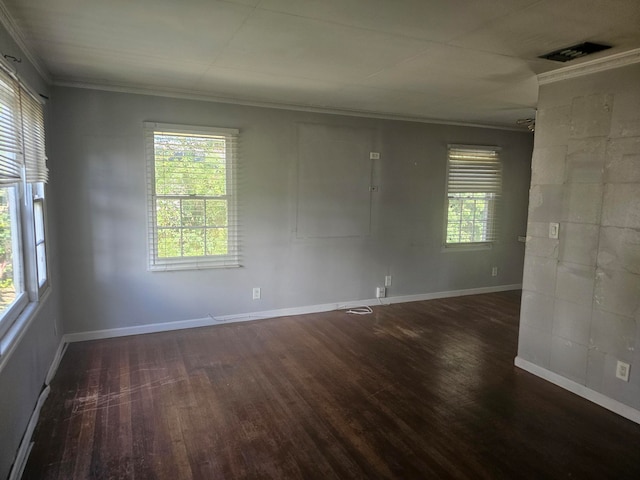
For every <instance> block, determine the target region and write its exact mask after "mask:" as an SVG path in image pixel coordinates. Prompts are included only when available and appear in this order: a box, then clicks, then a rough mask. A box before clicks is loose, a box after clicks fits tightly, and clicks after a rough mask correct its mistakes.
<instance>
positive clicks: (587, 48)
mask: <svg viewBox="0 0 640 480" xmlns="http://www.w3.org/2000/svg"><path fill="white" fill-rule="evenodd" d="M608 48H611V46H610V45H602V44H600V43H591V42H584V43H579V44H578V45H573V46H571V47H566V48H561V49H560V50H556V51H554V52H551V53H546V54H544V55H540V57H538V58H546V59H547V60H555V61H556V62H568V61H569V60H575V59H576V58H580V57H584V56H585V55H590V54H592V53H596V52H600V51H602V50H606V49H608Z"/></svg>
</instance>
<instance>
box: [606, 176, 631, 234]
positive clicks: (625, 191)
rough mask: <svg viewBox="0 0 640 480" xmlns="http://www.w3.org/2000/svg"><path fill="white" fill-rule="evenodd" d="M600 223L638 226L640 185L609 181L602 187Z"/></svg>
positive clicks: (626, 226) (614, 225)
mask: <svg viewBox="0 0 640 480" xmlns="http://www.w3.org/2000/svg"><path fill="white" fill-rule="evenodd" d="M602 225H606V226H612V227H625V228H640V185H639V184H637V183H609V184H607V185H605V187H604V197H603V201H602Z"/></svg>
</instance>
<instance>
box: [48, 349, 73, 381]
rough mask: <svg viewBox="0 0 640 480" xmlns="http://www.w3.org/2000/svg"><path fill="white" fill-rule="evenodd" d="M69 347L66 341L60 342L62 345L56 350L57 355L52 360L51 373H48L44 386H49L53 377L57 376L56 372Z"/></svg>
mask: <svg viewBox="0 0 640 480" xmlns="http://www.w3.org/2000/svg"><path fill="white" fill-rule="evenodd" d="M68 345H69V344H68V343H67V342H65V341H64V339H62V340H60V343H59V344H58V349H57V350H56V354H55V355H54V356H53V360H51V365H50V366H49V371H48V372H47V376H46V377H45V379H44V384H45V385H46V386H49V384H50V383H51V380H53V377H54V376H55V375H56V372H57V371H58V366H59V365H60V361H61V360H62V357H63V356H64V352H66V351H67V346H68Z"/></svg>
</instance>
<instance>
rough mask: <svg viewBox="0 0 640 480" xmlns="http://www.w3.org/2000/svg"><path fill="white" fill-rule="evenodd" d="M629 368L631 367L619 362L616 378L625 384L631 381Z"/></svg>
mask: <svg viewBox="0 0 640 480" xmlns="http://www.w3.org/2000/svg"><path fill="white" fill-rule="evenodd" d="M629 368H630V365H629V364H628V363H625V362H621V361H620V360H618V364H617V366H616V378H619V379H620V380H623V381H625V382H628V381H629Z"/></svg>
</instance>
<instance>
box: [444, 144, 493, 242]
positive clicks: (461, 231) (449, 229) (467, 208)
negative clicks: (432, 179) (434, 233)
mask: <svg viewBox="0 0 640 480" xmlns="http://www.w3.org/2000/svg"><path fill="white" fill-rule="evenodd" d="M501 191H502V167H501V163H500V149H499V148H498V147H476V146H465V145H449V150H448V169H447V202H446V203H447V206H446V218H447V224H446V232H445V246H460V245H473V244H477V245H481V244H489V243H491V242H494V241H495V240H496V236H497V231H498V218H497V211H498V202H499V200H500V194H501Z"/></svg>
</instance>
